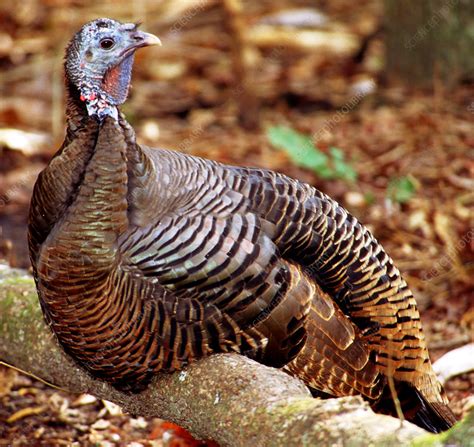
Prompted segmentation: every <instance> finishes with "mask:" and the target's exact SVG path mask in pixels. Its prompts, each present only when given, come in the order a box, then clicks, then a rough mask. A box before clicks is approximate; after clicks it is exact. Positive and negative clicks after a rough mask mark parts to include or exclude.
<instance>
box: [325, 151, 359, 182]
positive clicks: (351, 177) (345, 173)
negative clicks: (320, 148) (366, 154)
mask: <svg viewBox="0 0 474 447" xmlns="http://www.w3.org/2000/svg"><path fill="white" fill-rule="evenodd" d="M329 152H330V154H331V155H332V165H333V167H334V176H335V178H340V179H343V180H347V181H349V182H354V181H355V180H356V179H357V172H356V171H355V170H354V168H353V167H352V166H351V165H349V164H348V163H346V161H345V160H344V152H342V151H341V149H338V148H336V147H331V148H330V149H329Z"/></svg>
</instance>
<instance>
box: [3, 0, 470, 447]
mask: <svg viewBox="0 0 474 447" xmlns="http://www.w3.org/2000/svg"><path fill="white" fill-rule="evenodd" d="M30 3H31V4H32V5H33V6H32V8H34V7H38V8H39V6H41V7H42V8H43V9H41V8H40V9H39V10H38V11H39V12H38V11H36V15H34V14H33V12H31V11H30V12H28V11H26V12H25V11H23V12H21V11H20V12H18V11H17V9H18V7H17V9H15V8H13V9H12V10H11V11H10V10H9V11H8V12H7V11H6V10H4V9H3V7H2V8H0V70H1V74H2V77H1V78H0V95H1V101H0V258H4V259H6V260H7V261H8V262H9V263H10V264H11V265H12V266H15V267H22V268H29V261H28V256H27V245H26V226H27V211H28V204H29V199H30V196H31V192H32V187H33V184H34V181H35V179H36V176H37V174H38V173H39V172H40V170H41V169H42V168H43V167H44V166H45V164H46V163H47V161H48V159H49V158H50V157H51V155H52V154H53V153H54V152H55V150H56V149H57V148H58V147H59V145H60V143H61V139H62V137H63V133H62V132H63V131H62V129H63V123H64V121H63V120H64V118H63V116H62V114H63V103H62V97H61V91H62V81H61V74H60V73H61V56H60V54H61V51H62V50H61V48H62V47H63V46H64V43H65V41H66V40H67V39H68V38H69V36H70V29H77V26H76V27H75V28H73V24H76V22H77V23H80V22H81V17H82V16H81V12H84V11H86V12H87V14H85V15H84V17H86V19H88V18H89V16H95V15H98V14H99V12H97V11H95V10H94V9H93V7H92V6H90V5H89V6H90V8H89V9H87V7H86V6H81V7H83V8H85V9H84V10H82V9H80V7H79V6H77V5H75V3H74V2H61V1H59V0H54V1H53V0H50V1H42V2H41V1H37V2H35V1H31V2H30ZM85 3H88V2H85ZM164 3H168V2H164ZM289 3H291V2H286V3H285V2H279V3H278V4H280V5H284V4H289ZM302 3H304V2H302ZM320 3H321V5H322V6H321V11H323V12H324V14H326V15H327V16H328V17H329V18H330V19H331V20H334V21H338V23H339V22H340V23H342V24H343V25H344V26H345V27H346V28H347V30H349V31H350V32H352V33H353V34H354V35H355V36H356V37H357V36H358V38H359V41H358V42H359V44H361V42H362V41H363V39H364V38H365V37H367V36H368V35H370V34H371V32H372V31H373V29H376V27H377V24H378V23H380V20H381V19H380V17H381V14H382V12H381V8H380V5H379V4H380V2H376V1H366V2H362V3H363V4H364V6H365V8H364V9H363V11H364V12H363V13H361V12H360V10H359V9H356V8H354V7H352V9H351V6H350V3H351V2H345V1H342V0H341V1H335V2H334V3H332V6H327V5H326V8H324V5H323V3H325V2H320ZM119 4H120V5H122V2H119ZM145 4H147V2H145ZM199 4H200V5H201V6H200V7H199V8H198V9H188V10H183V11H184V12H183V11H181V12H180V14H181V15H180V16H179V17H181V19H180V20H179V21H177V19H169V20H168V21H163V22H160V21H157V20H153V19H151V17H152V15H151V14H149V15H148V16H147V17H148V20H147V21H146V22H145V25H146V26H145V25H144V26H143V27H144V28H145V29H146V30H147V31H152V32H155V33H157V34H158V35H160V36H162V35H163V34H164V36H165V38H164V39H163V41H164V43H165V45H164V47H165V48H166V49H165V50H163V53H160V52H159V51H160V50H156V52H155V50H153V53H152V52H151V51H149V50H146V51H149V52H148V53H146V54H145V52H143V53H142V54H140V55H139V57H138V58H137V61H136V73H135V77H134V82H133V90H132V93H131V98H130V101H129V103H127V105H126V106H125V107H124V110H125V112H126V113H127V116H128V117H129V119H130V122H131V123H132V125H133V126H134V127H135V129H136V131H137V137H138V140H139V141H140V142H142V143H146V144H150V145H154V146H161V147H168V148H174V149H177V150H181V151H185V152H187V153H190V154H195V155H199V156H203V157H206V158H210V159H214V160H218V161H221V162H224V163H229V164H238V165H246V166H260V167H266V168H270V169H274V170H277V171H280V172H283V173H285V174H288V175H290V176H292V177H296V178H299V179H301V180H303V181H306V182H309V183H311V184H312V185H314V186H316V187H317V188H319V189H321V190H322V191H324V192H326V193H327V194H329V195H330V196H332V197H333V198H335V199H336V200H338V201H339V202H340V203H341V204H342V205H343V206H345V207H346V208H347V209H349V210H350V211H351V213H353V214H354V215H356V216H357V217H358V218H359V219H360V220H361V221H362V222H363V223H364V224H365V225H367V226H368V227H369V228H370V229H371V231H372V232H373V233H374V234H375V236H376V237H377V239H378V240H379V241H380V242H381V243H382V244H383V245H384V247H385V248H386V250H387V251H388V253H389V254H390V255H391V256H392V257H393V259H394V260H395V264H396V265H397V266H398V267H399V269H400V270H401V271H402V273H403V275H404V277H405V278H406V279H407V281H408V283H409V285H410V287H411V288H412V290H413V291H414V293H415V297H416V299H417V302H418V304H419V308H420V312H421V317H422V322H423V326H424V329H425V333H426V337H427V339H428V345H429V349H430V354H431V357H432V360H433V361H435V360H437V359H438V358H439V357H440V356H442V355H443V354H445V353H446V352H448V351H450V350H453V349H455V348H457V347H460V346H463V345H465V344H467V343H469V342H472V334H473V329H474V309H473V306H472V302H473V298H472V297H473V278H474V275H473V266H474V264H473V261H474V255H473V252H474V250H473V247H474V242H473V229H472V223H473V215H472V209H473V205H474V183H473V180H472V179H473V178H474V127H473V122H474V102H473V101H474V88H473V85H472V84H470V83H468V82H464V83H461V84H459V85H458V86H457V87H455V88H454V89H452V90H450V91H448V90H446V89H444V88H443V86H440V85H439V84H437V83H436V80H434V82H433V88H432V89H427V90H420V89H415V88H411V87H410V86H407V85H406V84H405V85H404V84H402V83H393V82H387V81H386V79H385V76H384V74H383V70H382V68H383V63H382V62H380V61H383V54H384V53H383V36H382V37H380V36H377V37H373V38H372V40H370V42H369V44H368V48H369V49H368V50H367V53H366V54H365V55H364V57H363V58H362V59H361V60H359V59H360V58H359V59H357V60H356V59H354V57H353V54H352V55H351V54H350V53H349V54H344V55H342V56H341V55H338V56H335V55H331V54H325V55H324V57H323V56H321V55H319V56H318V57H316V56H314V54H312V53H311V52H310V54H309V55H308V53H307V52H303V51H299V50H298V51H296V50H294V49H292V50H291V51H290V50H289V49H288V48H284V49H283V50H282V51H281V52H278V53H272V50H271V49H269V48H265V49H264V50H261V51H260V53H259V54H260V57H261V59H259V61H260V65H258V66H259V67H261V68H259V69H256V70H254V71H253V74H252V78H251V79H252V84H251V87H249V90H250V93H249V94H248V97H250V100H249V99H248V98H247V101H250V102H251V104H252V105H253V106H255V107H253V109H255V110H258V125H256V126H255V125H254V124H255V123H250V124H251V125H252V124H253V125H254V126H253V128H252V129H250V130H249V129H244V128H243V126H242V120H241V119H240V121H239V116H240V117H241V115H242V113H241V110H242V109H241V107H242V104H243V102H242V100H241V98H240V96H241V95H236V94H235V90H234V91H233V90H232V89H233V88H235V85H240V84H239V80H238V79H236V78H235V76H236V74H235V72H233V71H232V67H233V65H232V51H231V50H232V39H231V37H232V36H230V37H229V34H226V33H225V31H224V30H222V29H221V27H222V25H221V20H220V17H221V16H220V14H221V13H222V12H221V11H220V10H219V5H217V6H216V2H200V3H199ZM267 4H268V3H267V2H262V5H267ZM203 5H206V6H203ZM122 6H123V5H122ZM68 8H69V9H68ZM170 8H171V7H170ZM262 8H263V9H264V7H263V6H262ZM343 8H346V9H343ZM256 9H258V8H256ZM12 11H13V12H12ZM64 11H69V12H70V11H74V14H73V16H72V17H73V18H72V19H71V18H70V17H69V16H67V15H65V13H64ZM341 11H349V12H350V13H349V14H342V12H341ZM168 12H169V11H168ZM267 12H268V11H267ZM175 13H176V12H175ZM251 13H252V14H254V16H255V17H257V16H258V15H259V14H263V13H262V12H261V11H258V10H256V11H251ZM28 14H30V15H31V14H33V15H32V16H31V17H30V15H28ZM61 14H62V15H61ZM71 14H72V13H71ZM120 14H123V15H126V13H124V12H122V13H120ZM135 14H138V15H139V13H136V12H135ZM163 14H164V13H163ZM170 14H171V13H170ZM176 14H177V13H176ZM172 17H174V16H172ZM183 17H184V19H183ZM86 19H84V20H86ZM173 20H174V21H173ZM82 21H83V20H82ZM70 22H71V23H70ZM58 24H61V27H60V29H61V30H62V31H61V32H58V27H59V25H58ZM64 24H66V25H71V27H70V28H64ZM173 24H174V25H173ZM177 24H178V25H177ZM361 24H365V25H364V26H362V25H361ZM65 29H66V30H67V32H66V31H65ZM173 32H175V34H176V33H177V34H179V39H178V40H173V39H172V38H171V37H170V38H169V40H168V48H167V45H166V44H167V39H166V37H167V36H168V35H169V34H170V33H173ZM58 34H59V35H60V38H59V37H58ZM190 42H192V43H193V45H196V47H197V49H195V51H191V50H193V48H192V47H191V46H190ZM278 48H279V47H278ZM294 53H296V54H297V56H295V54H294ZM275 54H276V55H275ZM58 55H59V56H58ZM234 62H235V61H234ZM289 62H291V63H289ZM377 64H378V65H377ZM379 66H380V67H382V68H377V67H379ZM374 67H375V68H374ZM308 70H309V71H310V72H311V73H312V74H313V77H309V76H308V75H307V73H308ZM364 83H365V84H364ZM367 83H369V84H367ZM370 83H372V84H370ZM367 85H369V87H370V92H369V93H368V94H364V95H358V93H357V90H354V88H361V86H367ZM233 92H234V93H233ZM244 96H245V95H244ZM254 97H255V98H257V100H256V101H253V100H252V98H254ZM354 97H355V98H357V100H354ZM244 99H245V98H244ZM252 101H253V102H252ZM247 104H248V103H247ZM239 107H240V108H239ZM249 110H252V109H249ZM277 125H285V126H288V127H291V128H293V129H294V130H296V131H298V132H300V133H301V134H304V135H311V136H313V140H314V141H315V143H316V145H317V147H318V149H319V150H320V151H322V152H323V153H325V154H329V153H330V149H331V148H333V147H336V148H339V149H340V150H341V151H342V152H343V153H344V155H345V161H346V163H348V164H349V165H350V166H351V167H352V168H353V170H354V171H355V172H356V174H357V179H356V181H353V182H351V181H347V180H344V179H341V178H333V179H323V178H321V176H320V175H318V173H316V172H314V171H311V170H309V169H306V168H302V167H300V166H298V163H294V162H291V161H290V158H289V156H288V154H287V153H285V151H281V150H277V149H276V148H275V147H274V146H272V144H271V143H270V141H269V138H268V136H267V131H268V128H269V127H271V126H277ZM15 131H16V132H17V133H14V132H15ZM12 132H13V133H12ZM400 179H403V181H404V182H405V183H401V182H400ZM403 185H408V187H405V186H403ZM394 191H395V193H394ZM400 194H401V196H400ZM404 194H405V195H404ZM446 391H447V393H448V396H449V398H450V400H451V407H452V409H453V411H454V412H455V414H456V415H457V416H459V417H461V416H462V415H463V414H465V413H466V411H467V410H468V409H469V408H471V407H472V406H474V372H470V373H465V374H463V375H460V376H458V377H456V378H454V379H451V380H449V381H448V382H447V384H446ZM2 445H15V446H23V445H29V446H36V445H38V446H49V445H53V446H55V445H78V446H79V445H81V446H82V445H100V446H115V445H120V446H125V445H128V446H132V447H139V446H162V445H171V446H190V445H192V446H194V445H205V444H204V443H200V442H199V441H195V440H192V438H190V437H189V436H188V435H187V434H186V433H185V432H184V431H183V430H181V429H180V428H179V427H176V426H174V425H173V424H169V423H166V422H164V421H161V420H159V419H144V418H140V417H138V418H135V417H131V416H129V415H124V414H122V413H121V411H120V409H119V408H118V407H116V406H115V405H113V404H110V403H107V402H103V401H100V400H97V399H95V398H93V397H92V396H87V395H83V396H77V395H68V394H66V393H63V392H61V391H58V390H55V389H52V388H49V387H47V386H46V385H44V384H42V383H41V382H38V381H37V380H34V379H32V378H30V377H28V376H25V375H23V374H20V373H17V372H16V371H13V370H11V369H7V368H4V367H0V446H2ZM209 445H210V444H209Z"/></svg>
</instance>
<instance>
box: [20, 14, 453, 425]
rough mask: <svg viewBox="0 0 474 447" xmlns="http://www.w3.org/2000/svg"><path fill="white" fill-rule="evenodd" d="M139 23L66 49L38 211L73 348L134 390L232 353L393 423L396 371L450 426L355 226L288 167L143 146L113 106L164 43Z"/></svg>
mask: <svg viewBox="0 0 474 447" xmlns="http://www.w3.org/2000/svg"><path fill="white" fill-rule="evenodd" d="M132 25H133V24H120V23H119V22H116V21H113V20H110V19H100V20H99V21H94V22H91V23H89V24H86V25H85V26H84V27H83V29H82V30H81V31H80V32H79V33H78V34H77V35H76V36H75V37H74V39H73V40H72V42H71V44H70V45H69V49H68V53H67V56H66V84H67V90H68V105H67V117H68V129H67V136H66V139H65V141H64V144H63V146H62V148H61V149H60V150H59V152H58V153H57V154H56V155H55V157H54V158H53V159H52V160H51V162H50V164H49V165H48V167H47V168H46V169H45V170H44V171H43V172H42V173H41V174H40V176H39V178H38V181H37V182H36V185H35V189H34V193H33V198H32V201H31V208H30V221H29V244H30V256H31V261H32V264H33V270H34V275H35V279H36V284H37V289H38V293H39V297H40V301H41V305H42V308H43V311H44V314H45V317H46V319H47V321H48V323H49V324H50V326H51V328H52V330H53V331H54V333H55V334H56V336H57V338H58V340H59V342H60V343H61V345H62V346H63V347H64V349H65V350H66V351H67V352H68V353H69V354H70V355H71V356H72V357H73V358H74V359H75V360H76V361H77V362H78V363H79V364H80V365H81V366H83V367H84V368H86V369H87V370H88V371H89V372H90V373H92V374H93V375H95V376H97V377H100V378H102V379H103V380H106V381H108V382H110V383H112V384H113V385H114V386H116V387H118V388H121V389H125V390H138V389H141V388H142V387H144V386H146V385H147V383H148V382H149V380H150V378H151V377H152V376H153V374H155V373H156V372H158V371H169V372H170V371H175V370H178V369H180V368H182V367H184V366H185V365H187V364H188V363H189V362H191V361H193V360H196V359H199V358H201V357H203V356H207V355H210V354H212V353H215V352H231V351H233V352H238V353H242V354H245V355H247V356H249V357H251V358H254V359H256V360H258V361H260V362H263V363H265V364H267V365H271V366H276V367H283V368H285V369H286V370H287V371H289V372H290V373H291V374H294V375H295V376H298V377H300V378H301V379H303V380H304V381H305V382H306V383H307V384H308V386H310V387H311V388H313V389H315V390H317V391H319V392H320V393H323V394H327V395H332V396H345V395H354V394H361V395H362V396H364V397H365V398H366V399H367V400H369V402H371V404H372V405H373V406H374V408H376V409H377V410H378V411H382V412H388V413H391V414H394V409H393V405H392V403H391V400H390V399H389V398H388V396H389V393H388V386H387V378H388V377H393V379H394V382H395V385H396V388H397V390H399V392H400V396H402V399H401V400H402V409H403V411H404V412H405V413H406V415H407V417H408V418H409V419H410V420H412V421H414V422H415V423H417V424H419V425H421V426H423V427H425V428H427V429H429V430H431V431H439V430H443V429H446V428H448V427H449V426H451V425H452V423H453V422H454V421H455V419H454V416H453V415H452V413H451V411H450V410H449V408H448V406H447V400H446V397H445V396H444V393H443V390H442V388H441V385H440V383H439V382H438V380H437V379H436V377H435V375H434V373H433V370H432V368H431V364H430V360H429V357H428V351H427V348H426V344H425V339H424V335H423V332H422V329H421V324H420V317H419V313H418V310H417V307H416V302H415V299H414V297H413V295H412V293H411V292H410V290H409V288H408V286H407V284H406V282H405V281H404V280H403V278H402V277H401V275H400V272H399V271H398V270H397V268H396V267H395V266H394V265H393V262H392V260H391V259H390V258H389V257H388V255H387V254H386V253H385V251H384V250H383V248H382V246H381V245H380V244H379V243H378V242H377V241H376V240H375V238H374V237H373V236H372V235H371V234H370V232H369V231H368V230H367V229H366V228H365V227H364V226H363V225H361V224H360V223H359V222H358V221H357V220H356V219H355V218H354V217H353V216H351V215H350V214H349V213H348V212H347V211H346V210H345V209H344V208H342V207H341V206H339V205H338V204H337V203H336V202H335V201H334V200H332V199H330V198H329V197H328V196H326V195H324V194H323V193H321V192H319V191H318V190H316V189H315V188H313V187H311V186H309V185H307V184H304V183H301V182H299V181H297V180H294V179H291V178H289V177H286V176H284V175H281V174H277V173H275V172H272V171H267V170H262V169H251V168H239V167H232V166H225V165H222V164H219V163H216V162H213V161H209V160H204V159H201V158H196V157H191V156H188V155H184V154H181V153H178V152H174V151H167V150H163V149H151V148H148V147H145V146H140V145H138V144H137V143H136V140H135V134H134V132H133V129H132V128H131V127H130V125H129V124H128V123H127V122H126V120H125V118H124V117H123V115H122V114H120V112H119V111H118V109H117V106H118V105H119V104H121V103H122V102H123V101H124V100H125V97H126V91H128V85H124V83H125V84H126V83H127V79H129V74H130V73H129V71H128V70H129V67H128V65H127V64H126V63H124V57H131V56H130V55H133V52H134V51H135V50H136V49H137V48H139V47H141V46H146V45H149V44H152V43H157V40H156V38H155V40H154V39H153V36H152V37H150V35H148V34H146V33H143V32H141V31H138V30H137V28H136V26H132ZM106 40H109V41H110V40H112V42H113V44H112V46H111V47H110V48H107V47H109V45H110V44H111V43H110V42H108V43H107V44H106V43H105V41H106ZM114 55H115V56H114ZM124 55H125V56H124ZM127 60H128V59H127ZM104 61H107V63H106V62H104ZM88 64H89V65H88ZM84 65H86V68H83V67H84ZM111 68H113V69H114V70H115V71H114V76H113V77H112V76H111V75H110V70H111ZM81 70H84V71H83V72H81ZM122 72H123V78H121V77H120V75H121V73H122ZM88 73H89V74H90V73H94V76H89V75H88ZM97 73H102V78H101V77H100V76H97ZM117 73H118V75H117ZM117 76H118V77H117ZM106 77H107V79H106V81H107V82H105V78H106ZM124 79H125V81H124ZM114 82H115V83H116V84H115V85H112V84H113V83H114ZM124 89H126V90H124ZM124 92H125V93H124Z"/></svg>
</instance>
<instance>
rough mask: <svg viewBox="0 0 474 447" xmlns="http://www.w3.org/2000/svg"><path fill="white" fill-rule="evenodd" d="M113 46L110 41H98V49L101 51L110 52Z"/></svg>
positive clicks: (112, 42) (113, 43)
mask: <svg viewBox="0 0 474 447" xmlns="http://www.w3.org/2000/svg"><path fill="white" fill-rule="evenodd" d="M114 45H115V42H114V41H113V40H112V39H102V40H101V41H100V48H102V49H103V50H110V49H111V48H112V47H113V46H114Z"/></svg>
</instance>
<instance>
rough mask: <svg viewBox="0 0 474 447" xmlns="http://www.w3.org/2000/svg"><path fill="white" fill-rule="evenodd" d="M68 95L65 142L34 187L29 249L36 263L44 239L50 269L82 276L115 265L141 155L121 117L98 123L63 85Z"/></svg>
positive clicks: (69, 87) (110, 268)
mask: <svg viewBox="0 0 474 447" xmlns="http://www.w3.org/2000/svg"><path fill="white" fill-rule="evenodd" d="M68 93H69V97H68V103H67V116H68V126H67V135H66V138H65V141H64V143H63V145H62V147H61V149H60V150H59V151H58V152H57V154H56V155H55V156H54V158H53V159H52V160H51V162H50V164H49V165H48V167H47V168H46V169H45V170H44V171H43V172H42V173H41V175H40V177H39V178H38V181H37V184H36V185H35V191H34V195H33V201H32V208H31V211H30V227H31V228H30V252H31V255H32V260H33V261H39V260H40V259H39V255H40V253H38V251H39V246H40V244H42V243H43V242H45V244H44V246H43V247H42V249H41V250H42V251H41V258H42V259H43V261H44V262H43V264H44V263H46V264H47V267H48V268H47V270H48V271H49V272H51V271H53V270H56V269H60V268H61V265H62V264H63V263H66V264H67V265H68V266H69V269H74V268H75V267H77V268H78V269H79V270H78V274H79V272H81V274H82V275H84V274H87V272H88V271H89V270H91V271H92V270H95V271H96V272H97V270H102V271H103V272H105V271H107V270H109V271H111V270H112V269H113V268H114V267H115V266H116V263H117V256H118V254H117V238H118V237H119V236H120V235H121V234H122V233H123V232H124V231H125V230H126V228H127V226H128V217H127V208H128V203H127V197H128V194H127V193H128V187H129V181H128V175H129V174H130V171H131V170H132V171H133V170H134V168H133V166H131V164H134V163H137V164H138V161H140V158H141V156H143V154H141V151H139V148H138V147H137V145H136V144H135V135H134V133H133V130H132V129H131V128H130V126H129V125H128V123H127V122H126V121H125V120H124V119H123V117H120V120H119V121H116V120H114V119H113V118H111V117H106V118H105V119H104V120H103V121H102V122H100V123H99V122H98V120H97V119H96V118H95V117H90V116H88V115H87V110H86V107H85V105H84V103H83V102H81V101H80V100H79V95H78V91H77V89H75V88H74V86H71V85H69V86H68ZM132 159H133V160H134V161H132ZM143 165H144V164H143V163H141V164H140V165H139V166H140V167H141V169H143ZM35 205H36V206H35ZM34 264H35V262H34ZM37 267H39V266H37ZM62 269H64V266H63V267H62Z"/></svg>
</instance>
